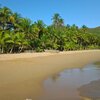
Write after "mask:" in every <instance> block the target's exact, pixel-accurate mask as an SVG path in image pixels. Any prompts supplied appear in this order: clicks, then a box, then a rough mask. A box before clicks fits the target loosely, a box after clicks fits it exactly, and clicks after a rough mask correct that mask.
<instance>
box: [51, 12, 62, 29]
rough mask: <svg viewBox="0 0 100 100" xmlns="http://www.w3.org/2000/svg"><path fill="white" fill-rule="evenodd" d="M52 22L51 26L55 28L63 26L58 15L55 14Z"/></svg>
mask: <svg viewBox="0 0 100 100" xmlns="http://www.w3.org/2000/svg"><path fill="white" fill-rule="evenodd" d="M52 20H53V26H54V27H55V28H57V27H61V26H63V25H64V20H63V19H62V18H61V16H60V15H59V14H58V13H55V14H54V16H53V17H52Z"/></svg>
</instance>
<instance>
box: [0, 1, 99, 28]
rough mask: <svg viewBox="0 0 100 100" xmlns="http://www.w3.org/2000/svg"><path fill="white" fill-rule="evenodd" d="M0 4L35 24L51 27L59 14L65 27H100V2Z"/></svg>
mask: <svg viewBox="0 0 100 100" xmlns="http://www.w3.org/2000/svg"><path fill="white" fill-rule="evenodd" d="M0 4H1V6H6V7H9V8H10V9H11V10H12V11H14V12H18V13H20V14H21V15H22V17H25V18H30V19H31V20H32V21H33V22H34V21H37V20H43V22H44V23H45V24H47V25H50V24H51V23H52V20H51V19H52V16H53V15H54V14H55V13H59V14H60V16H61V17H62V18H63V19H64V22H65V25H67V24H70V25H72V24H76V25H77V26H79V27H81V26H82V25H86V26H88V27H97V26H100V0H0Z"/></svg>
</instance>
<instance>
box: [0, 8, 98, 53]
mask: <svg viewBox="0 0 100 100" xmlns="http://www.w3.org/2000/svg"><path fill="white" fill-rule="evenodd" d="M99 48H100V35H99V34H94V33H92V32H90V31H88V27H87V26H86V25H83V26H82V27H81V28H79V27H78V26H76V25H75V24H73V25H69V24H67V25H65V24H64V19H63V18H62V17H61V16H60V14H58V13H55V14H54V15H53V17H52V24H51V25H49V26H47V25H46V24H45V23H44V22H43V21H42V20H37V21H35V22H34V23H33V22H32V20H30V19H28V18H23V17H21V15H20V14H18V13H15V12H13V11H12V10H11V9H9V8H7V7H1V8H0V53H19V52H24V51H25V50H34V51H37V52H40V51H44V50H45V49H48V50H59V51H63V50H65V51H66V50H81V49H99Z"/></svg>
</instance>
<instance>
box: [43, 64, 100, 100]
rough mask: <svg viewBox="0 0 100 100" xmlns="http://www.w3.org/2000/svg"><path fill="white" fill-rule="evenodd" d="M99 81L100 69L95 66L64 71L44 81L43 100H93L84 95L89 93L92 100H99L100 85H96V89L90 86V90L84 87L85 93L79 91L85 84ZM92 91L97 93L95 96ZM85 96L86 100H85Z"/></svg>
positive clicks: (90, 65)
mask: <svg viewBox="0 0 100 100" xmlns="http://www.w3.org/2000/svg"><path fill="white" fill-rule="evenodd" d="M98 79H100V68H98V67H97V66H96V65H94V64H89V65H87V66H86V67H84V68H74V69H67V70H64V71H62V72H60V73H59V74H54V76H51V77H50V78H48V79H47V80H45V81H44V83H43V86H44V95H43V96H41V100H91V99H89V98H88V96H86V95H84V94H89V93H90V94H91V96H93V97H92V100H98V98H99V97H100V83H97V82H96V83H94V85H95V86H96V88H95V87H94V86H93V85H92V86H91V85H90V86H91V87H90V88H89V87H88V86H87V87H88V88H87V87H83V88H82V89H83V90H84V91H82V90H81V89H79V87H81V86H83V85H84V84H88V83H90V82H91V81H93V80H98ZM97 86H98V87H97ZM94 88H95V89H94ZM88 89H90V91H89V90H88ZM91 89H93V90H94V91H96V93H94V95H93V94H92V92H91ZM86 91H87V92H86ZM97 95H98V96H99V97H98V98H97V97H95V96H97ZM84 96H85V98H83V97H84ZM86 97H87V98H86ZM94 98H95V99H94ZM99 99H100V98H99Z"/></svg>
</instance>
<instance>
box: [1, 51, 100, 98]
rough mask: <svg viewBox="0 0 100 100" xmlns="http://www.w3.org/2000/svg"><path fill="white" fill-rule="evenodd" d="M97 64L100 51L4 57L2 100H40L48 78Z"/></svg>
mask: <svg viewBox="0 0 100 100" xmlns="http://www.w3.org/2000/svg"><path fill="white" fill-rule="evenodd" d="M96 61H100V50H86V51H67V52H59V53H36V54H34V53H33V54H32V53H27V54H26V53H25V54H7V55H6V54H3V55H0V100H25V99H26V98H29V99H32V100H37V99H36V98H37V97H38V96H39V95H41V94H42V91H43V86H42V82H43V81H44V80H45V79H47V78H48V77H50V76H52V75H53V74H56V73H59V72H61V71H63V70H64V69H69V68H82V67H84V66H85V65H87V64H89V63H93V62H96ZM5 95H6V96H5ZM11 98H12V99H11Z"/></svg>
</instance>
